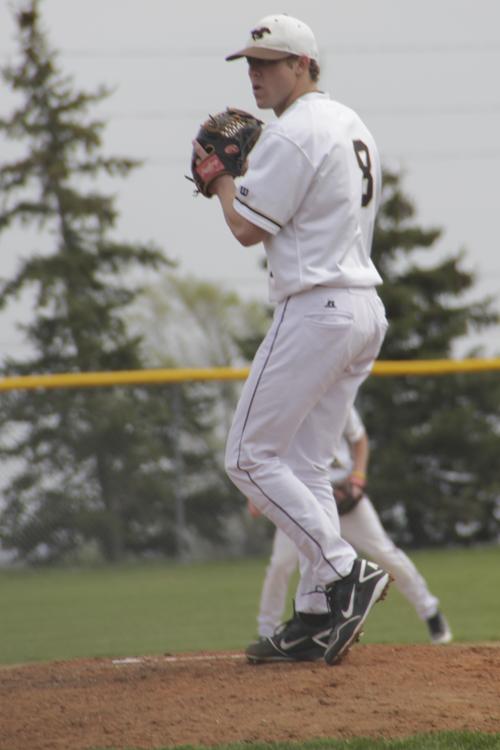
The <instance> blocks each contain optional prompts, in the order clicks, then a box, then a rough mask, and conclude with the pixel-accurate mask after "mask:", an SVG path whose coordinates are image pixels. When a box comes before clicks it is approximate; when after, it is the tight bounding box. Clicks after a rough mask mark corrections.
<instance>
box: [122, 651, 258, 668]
mask: <svg viewBox="0 0 500 750" xmlns="http://www.w3.org/2000/svg"><path fill="white" fill-rule="evenodd" d="M244 658H245V655H244V654H221V655H218V654H210V655H207V656H202V655H201V656H200V655H199V654H197V655H196V656H163V657H151V656H145V657H140V656H126V657H125V658H123V659H112V661H111V663H112V664H115V665H116V666H128V665H130V664H148V663H151V662H167V663H175V662H178V663H179V662H180V663H183V662H193V661H228V660H232V659H234V660H240V659H244Z"/></svg>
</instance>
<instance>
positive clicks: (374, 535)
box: [257, 496, 439, 636]
mask: <svg viewBox="0 0 500 750" xmlns="http://www.w3.org/2000/svg"><path fill="white" fill-rule="evenodd" d="M340 529H341V534H342V536H343V538H344V539H346V540H347V541H348V542H350V544H352V545H353V547H355V549H356V550H357V552H358V553H359V554H363V555H366V556H367V557H369V559H370V560H373V561H374V562H376V563H378V564H379V565H381V566H382V567H383V568H384V569H385V570H387V571H388V572H389V573H391V574H392V575H393V576H394V585H395V586H396V588H398V589H399V591H400V592H401V593H402V594H403V596H405V597H406V599H407V600H408V601H409V602H410V604H411V605H412V606H413V607H414V608H415V610H416V613H417V615H418V617H419V618H420V619H421V620H426V619H427V618H429V617H432V616H433V615H434V614H436V612H437V610H438V607H439V600H438V599H437V598H436V597H435V596H434V595H433V594H431V592H430V591H429V588H428V586H427V583H426V581H425V580H424V578H423V577H422V575H421V574H420V573H419V571H418V570H417V568H416V567H415V565H414V563H413V562H412V561H411V560H410V558H409V557H408V556H407V555H406V554H405V553H404V552H403V550H401V549H399V547H396V545H395V544H394V542H393V541H392V540H391V538H390V537H389V535H388V534H387V532H386V530H385V529H384V527H383V526H382V524H381V522H380V518H379V516H378V514H377V511H376V510H375V508H374V507H373V504H372V502H371V501H370V500H369V498H367V497H366V496H364V497H363V498H362V499H361V500H360V501H359V503H358V505H357V506H356V507H355V508H354V510H352V511H351V512H350V513H347V514H346V515H344V516H341V517H340ZM298 562H299V552H298V550H297V547H296V546H295V544H294V543H293V542H292V540H291V539H290V538H289V537H287V536H286V534H284V533H283V532H282V531H280V529H277V530H276V533H275V535H274V542H273V550H272V554H271V559H270V561H269V564H268V566H267V570H266V575H265V578H264V583H263V586H262V592H261V597H260V607H259V614H258V617H257V625H258V632H259V635H261V636H269V635H272V634H273V633H274V631H275V629H276V627H277V626H278V625H279V624H280V623H281V622H282V619H283V614H284V611H285V607H286V597H287V592H288V584H289V581H290V577H291V576H292V574H293V572H294V570H295V569H296V567H297V564H298ZM297 609H299V607H297ZM299 611H300V610H299Z"/></svg>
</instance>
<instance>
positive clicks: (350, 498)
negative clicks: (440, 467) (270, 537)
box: [247, 407, 453, 662]
mask: <svg viewBox="0 0 500 750" xmlns="http://www.w3.org/2000/svg"><path fill="white" fill-rule="evenodd" d="M368 459H369V441H368V436H367V434H366V431H365V428H364V425H363V423H362V421H361V419H360V416H359V414H358V412H357V410H356V409H355V408H354V407H353V408H352V409H351V411H350V413H349V417H348V419H347V423H346V426H345V429H344V432H343V434H342V440H341V443H340V446H339V448H338V450H337V453H336V455H335V457H334V459H333V461H332V465H331V469H330V480H331V482H332V485H333V487H334V495H335V497H336V498H338V510H339V514H340V530H341V534H342V536H343V538H344V539H346V540H347V541H348V542H350V544H352V545H353V547H355V549H356V550H358V551H362V552H363V553H364V554H367V555H369V556H370V558H371V559H373V560H375V561H376V562H377V563H379V564H380V565H382V566H383V567H384V568H385V569H386V570H388V571H389V572H390V573H391V574H392V576H393V578H394V584H395V586H396V587H397V588H398V589H399V590H400V591H401V593H402V594H403V595H404V596H405V597H406V598H407V599H408V601H409V602H410V604H412V605H413V607H414V608H415V610H416V613H417V615H418V617H419V618H420V619H421V620H423V621H424V622H425V623H426V624H427V628H428V631H429V636H430V639H431V642H432V643H435V644H442V643H449V642H450V641H451V640H452V638H453V636H452V633H451V630H450V628H449V625H448V623H447V621H446V618H445V617H444V616H443V615H442V613H441V612H440V611H439V601H438V599H437V598H436V597H435V596H434V595H433V594H431V592H430V591H429V589H428V587H427V584H426V582H425V580H424V579H423V577H422V576H421V575H420V573H419V572H418V570H417V568H416V567H415V565H414V564H413V562H412V561H411V560H410V558H409V557H408V556H407V555H406V554H405V553H404V552H403V551H402V550H401V549H399V548H398V547H396V546H395V544H394V543H393V542H392V540H391V539H390V537H389V536H388V534H387V532H386V531H385V529H384V528H383V526H382V524H381V522H380V519H379V517H378V515H377V512H376V510H375V508H374V506H373V505H372V503H371V501H370V499H369V498H368V496H367V495H366V493H365V491H364V488H365V482H366V471H367V467H368ZM343 509H344V510H343ZM249 510H250V513H251V514H252V515H253V516H257V515H260V513H259V512H258V510H257V509H256V508H254V507H253V506H252V504H251V503H250V502H249ZM298 560H299V555H298V551H297V548H296V547H295V545H294V543H293V542H292V541H291V539H290V538H289V537H288V536H286V534H284V533H283V531H281V530H280V529H277V530H276V533H275V536H274V542H273V550H272V555H271V559H270V562H269V565H268V567H267V570H266V575H265V578H264V583H263V586H262V593H261V598H260V609H259V614H258V617H257V624H258V634H259V640H258V641H256V642H255V643H252V644H250V646H249V647H248V649H247V657H248V658H249V660H251V661H254V662H264V661H293V660H295V655H294V650H293V648H292V649H289V650H286V651H284V652H283V651H282V650H281V649H280V646H279V638H278V639H276V640H274V639H273V636H274V634H275V633H276V631H277V629H278V627H279V625H280V623H281V621H282V616H283V613H284V610H285V605H286V595H287V590H288V583H289V580H290V577H291V575H292V574H293V573H294V571H295V569H296V567H297V564H298ZM316 644H317V648H316V658H321V657H322V656H323V652H324V646H323V645H322V643H321V639H319V641H318V639H316ZM299 656H300V653H299ZM309 658H311V659H312V658H314V652H313V651H311V653H310V654H309Z"/></svg>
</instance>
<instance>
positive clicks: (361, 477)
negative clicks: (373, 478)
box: [349, 469, 366, 489]
mask: <svg viewBox="0 0 500 750" xmlns="http://www.w3.org/2000/svg"><path fill="white" fill-rule="evenodd" d="M349 481H350V482H351V484H354V485H356V487H361V489H363V488H364V487H365V486H366V473H365V472H364V471H359V470H358V469H356V470H355V471H353V472H351V476H350V477H349Z"/></svg>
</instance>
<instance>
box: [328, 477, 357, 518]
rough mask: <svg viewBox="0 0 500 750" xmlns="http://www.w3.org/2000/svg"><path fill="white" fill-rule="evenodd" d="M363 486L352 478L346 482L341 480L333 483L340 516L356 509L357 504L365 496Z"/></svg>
mask: <svg viewBox="0 0 500 750" xmlns="http://www.w3.org/2000/svg"><path fill="white" fill-rule="evenodd" d="M363 494H364V492H363V488H362V487H360V486H359V484H354V483H353V482H351V480H350V479H346V480H345V482H339V483H338V484H334V485H333V496H334V498H335V502H336V503H337V511H338V514H339V516H344V515H345V514H346V513H350V512H351V510H354V508H355V507H356V505H357V504H358V503H359V501H360V500H361V498H362V497H363Z"/></svg>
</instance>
